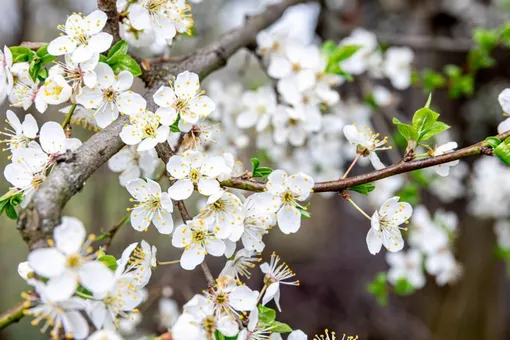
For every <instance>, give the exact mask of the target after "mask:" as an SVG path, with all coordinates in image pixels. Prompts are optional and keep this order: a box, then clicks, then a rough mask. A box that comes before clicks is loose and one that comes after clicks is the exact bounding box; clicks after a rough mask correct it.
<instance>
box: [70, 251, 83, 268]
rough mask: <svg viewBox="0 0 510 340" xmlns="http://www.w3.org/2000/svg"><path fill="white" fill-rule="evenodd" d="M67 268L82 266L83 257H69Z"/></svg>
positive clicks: (76, 255) (75, 255)
mask: <svg viewBox="0 0 510 340" xmlns="http://www.w3.org/2000/svg"><path fill="white" fill-rule="evenodd" d="M66 263H67V266H68V267H71V268H76V267H79V266H80V264H81V256H80V255H78V254H74V255H70V256H68V257H67V261H66Z"/></svg>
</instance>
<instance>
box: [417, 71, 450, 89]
mask: <svg viewBox="0 0 510 340" xmlns="http://www.w3.org/2000/svg"><path fill="white" fill-rule="evenodd" d="M422 77H423V89H424V90H425V91H426V92H432V91H434V90H435V89H439V88H442V87H444V86H445V85H446V78H445V77H444V76H443V75H442V74H441V73H438V72H435V71H432V70H423V73H422Z"/></svg>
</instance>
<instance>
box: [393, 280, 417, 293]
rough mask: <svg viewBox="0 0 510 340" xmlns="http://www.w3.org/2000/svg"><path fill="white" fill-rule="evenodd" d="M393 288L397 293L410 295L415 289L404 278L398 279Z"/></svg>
mask: <svg viewBox="0 0 510 340" xmlns="http://www.w3.org/2000/svg"><path fill="white" fill-rule="evenodd" d="M394 288H395V293H396V294H397V295H404V296H405V295H411V294H412V293H414V291H415V289H414V287H413V285H412V284H410V283H409V281H407V280H406V279H398V280H397V282H396V283H395V286H394Z"/></svg>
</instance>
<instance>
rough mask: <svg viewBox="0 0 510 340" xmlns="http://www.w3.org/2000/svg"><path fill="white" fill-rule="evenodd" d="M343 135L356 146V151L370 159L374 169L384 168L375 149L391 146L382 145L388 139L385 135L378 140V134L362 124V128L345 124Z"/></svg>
mask: <svg viewBox="0 0 510 340" xmlns="http://www.w3.org/2000/svg"><path fill="white" fill-rule="evenodd" d="M344 135H345V138H347V140H348V141H349V142H350V143H351V144H352V145H355V146H356V150H357V153H359V154H360V155H362V156H365V157H368V158H369V159H370V162H371V163H372V165H373V166H374V168H375V169H377V170H379V169H383V168H384V164H383V163H382V162H381V161H380V160H379V156H377V154H376V151H379V150H386V149H389V148H391V147H383V145H384V144H386V142H387V141H388V139H387V137H385V138H383V139H382V140H380V139H379V134H378V133H377V134H375V133H373V132H372V130H371V129H370V128H369V127H367V126H363V128H362V129H358V128H357V127H356V125H346V126H345V127H344Z"/></svg>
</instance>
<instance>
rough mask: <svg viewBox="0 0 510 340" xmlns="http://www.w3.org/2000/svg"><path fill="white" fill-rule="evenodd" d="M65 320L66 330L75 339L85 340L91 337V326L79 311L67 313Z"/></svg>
mask: <svg viewBox="0 0 510 340" xmlns="http://www.w3.org/2000/svg"><path fill="white" fill-rule="evenodd" d="M65 316H66V317H65V318H64V330H65V331H66V333H68V334H71V335H72V336H73V339H77V340H81V339H85V338H86V337H87V335H89V324H88V322H87V320H86V319H85V318H84V317H83V315H81V313H80V312H78V311H66V314H65Z"/></svg>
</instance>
